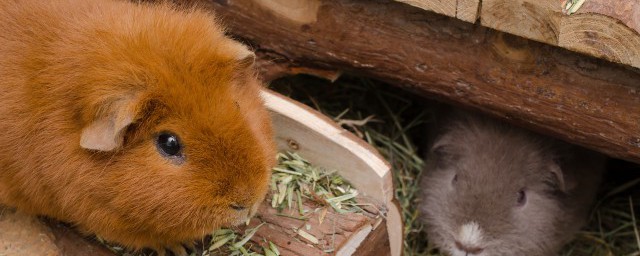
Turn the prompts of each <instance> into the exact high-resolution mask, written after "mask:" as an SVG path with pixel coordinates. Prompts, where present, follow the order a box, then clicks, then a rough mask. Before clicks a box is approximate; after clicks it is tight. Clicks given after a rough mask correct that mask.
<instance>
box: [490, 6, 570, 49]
mask: <svg viewBox="0 0 640 256" xmlns="http://www.w3.org/2000/svg"><path fill="white" fill-rule="evenodd" d="M560 11H561V6H560V2H559V1H558V0H482V11H481V14H480V24H482V25H483V26H487V27H490V28H494V29H497V30H500V31H504V32H507V33H511V34H514V35H518V36H522V37H525V38H529V39H533V40H536V41H540V42H544V43H548V44H553V45H556V44H557V43H558V28H559V25H560V18H561V15H562V13H561V12H560Z"/></svg>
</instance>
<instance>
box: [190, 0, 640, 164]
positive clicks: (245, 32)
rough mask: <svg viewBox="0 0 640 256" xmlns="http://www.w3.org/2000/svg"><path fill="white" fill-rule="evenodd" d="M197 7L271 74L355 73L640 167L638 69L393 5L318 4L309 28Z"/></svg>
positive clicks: (242, 4)
mask: <svg viewBox="0 0 640 256" xmlns="http://www.w3.org/2000/svg"><path fill="white" fill-rule="evenodd" d="M200 2H201V3H204V6H207V7H208V8H211V9H214V10H215V11H217V13H218V14H219V15H220V16H221V17H222V18H223V20H224V21H225V23H226V24H227V26H228V27H229V29H230V31H232V32H233V33H234V34H235V35H236V36H238V37H241V38H243V39H245V40H246V41H247V42H249V43H250V44H252V45H253V46H254V47H255V48H256V50H257V51H258V53H259V54H260V56H261V57H262V58H263V59H264V60H267V61H271V62H272V63H273V64H274V65H278V66H281V68H271V69H270V70H280V71H283V72H286V71H288V70H292V69H293V68H295V67H310V68H315V69H326V70H336V69H338V70H339V71H347V72H355V73H358V74H360V75H365V76H371V77H374V78H378V79H381V80H384V81H387V82H390V83H391V84H393V85H397V86H402V87H404V88H406V89H409V90H413V91H415V92H418V93H421V94H423V95H425V96H429V97H436V98H439V99H443V100H446V101H449V102H455V103H458V104H461V105H464V106H468V107H473V108H477V109H480V110H483V111H484V112H487V113H491V114H493V115H495V116H497V117H501V118H503V119H506V120H509V121H511V122H512V123H515V124H519V125H522V126H525V127H526V128H528V129H532V130H536V131H539V132H542V133H546V134H549V135H552V136H555V137H558V138H561V139H564V140H566V141H569V142H573V143H576V144H579V145H582V146H585V147H587V148H591V149H594V150H598V151H600V152H603V153H606V154H609V155H611V156H614V157H619V158H623V159H627V160H631V161H636V162H640V122H638V120H640V97H639V91H638V90H639V89H640V88H638V85H639V84H640V72H639V71H638V70H630V69H626V68H623V67H619V66H616V65H612V64H610V63H607V62H603V61H599V60H596V59H593V58H590V57H585V56H582V55H579V54H574V53H571V52H568V51H566V50H562V49H558V48H555V47H550V46H547V45H543V44H540V43H536V42H533V41H529V40H524V39H521V38H517V37H513V36H509V35H507V34H504V33H500V32H495V31H492V30H489V29H485V28H482V27H478V26H474V25H472V24H468V23H465V22H460V21H456V20H454V19H449V18H444V17H442V16H440V15H436V14H432V13H429V12H417V11H416V9H415V8H414V7H411V6H408V5H405V4H402V3H397V2H391V1H356V0H336V1H322V3H321V5H320V7H319V8H318V12H317V13H316V14H313V16H314V17H317V20H316V21H315V22H310V23H305V24H301V23H299V22H295V20H293V19H292V18H288V17H283V16H281V15H276V14H274V13H276V12H277V11H274V10H271V9H269V8H266V7H265V6H263V5H260V4H257V3H256V1H239V0H227V1H211V0H202V1H200ZM266 70H268V69H266ZM276 73H277V72H276ZM279 75H283V74H279ZM277 76H278V75H277V74H273V73H272V74H271V75H270V78H273V77H277Z"/></svg>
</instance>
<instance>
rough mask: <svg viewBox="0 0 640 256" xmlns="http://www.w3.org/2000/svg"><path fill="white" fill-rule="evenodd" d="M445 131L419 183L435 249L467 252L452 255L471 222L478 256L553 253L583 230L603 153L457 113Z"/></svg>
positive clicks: (599, 174)
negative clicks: (479, 233)
mask: <svg viewBox="0 0 640 256" xmlns="http://www.w3.org/2000/svg"><path fill="white" fill-rule="evenodd" d="M443 128H444V129H442V131H441V132H440V134H439V135H438V136H437V137H436V139H435V140H434V142H433V143H432V144H431V149H430V152H429V153H428V155H427V162H426V167H425V170H424V172H423V176H422V179H421V181H420V185H421V189H422V191H421V198H420V200H421V201H420V211H421V213H422V219H423V221H424V222H425V223H426V226H427V233H428V238H429V241H431V242H432V243H434V244H435V245H436V246H437V247H439V248H441V249H442V250H443V251H445V252H449V253H451V254H452V255H464V254H459V252H458V254H454V253H453V252H452V251H453V250H454V249H453V248H455V244H454V243H455V242H454V237H455V236H456V234H457V232H458V227H459V226H461V225H462V224H463V223H467V222H469V221H475V222H477V223H478V224H479V226H480V227H481V229H482V230H483V231H484V238H485V239H483V243H482V245H480V247H482V248H483V251H482V252H481V253H480V254H468V255H469V256H471V255H474V256H493V255H531V256H534V255H535V256H538V255H539V256H549V255H556V254H557V253H558V251H559V250H560V248H561V247H562V246H563V245H564V244H565V243H567V242H568V241H570V240H571V239H572V237H573V236H574V234H575V232H576V231H578V229H579V228H580V227H581V226H583V224H584V223H585V221H586V219H587V216H588V213H589V210H590V207H591V206H592V205H593V202H594V198H595V195H596V192H597V188H598V185H599V183H600V179H601V176H602V171H603V170H604V163H605V157H604V156H602V155H600V154H597V153H595V152H591V151H588V150H585V149H581V148H578V147H575V146H570V145H567V144H565V143H561V142H558V141H554V140H551V139H548V138H544V137H541V136H538V135H535V134H533V133H530V132H527V131H524V130H521V129H518V128H515V127H511V126H509V125H506V124H503V123H500V122H497V121H494V120H491V119H489V118H487V117H484V116H476V115H471V114H466V113H462V114H461V113H458V114H457V115H455V117H454V118H452V120H450V121H449V122H447V124H446V125H445V126H443ZM554 168H555V169H554ZM553 170H557V171H556V173H557V174H559V175H560V176H558V175H555V174H554V172H553ZM456 174H457V180H456V181H455V182H453V177H454V175H456ZM563 188H564V190H563ZM521 189H524V190H525V191H526V192H525V193H526V203H525V204H524V205H518V203H517V198H518V191H520V190H521Z"/></svg>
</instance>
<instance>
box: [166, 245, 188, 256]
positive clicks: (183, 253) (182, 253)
mask: <svg viewBox="0 0 640 256" xmlns="http://www.w3.org/2000/svg"><path fill="white" fill-rule="evenodd" d="M167 250H169V251H170V252H171V253H172V254H173V255H174V256H188V255H189V254H187V250H186V249H185V248H184V246H183V245H181V244H179V245H174V246H171V247H168V248H167Z"/></svg>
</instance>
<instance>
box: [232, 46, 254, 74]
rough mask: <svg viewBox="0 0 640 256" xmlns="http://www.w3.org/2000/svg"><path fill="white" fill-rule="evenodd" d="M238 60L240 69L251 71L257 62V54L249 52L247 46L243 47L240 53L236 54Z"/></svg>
mask: <svg viewBox="0 0 640 256" xmlns="http://www.w3.org/2000/svg"><path fill="white" fill-rule="evenodd" d="M236 60H237V61H238V62H237V64H238V68H240V69H250V68H252V67H253V64H255V62H256V54H255V53H253V52H252V51H251V50H249V49H248V48H247V47H246V46H244V45H241V46H240V47H239V50H238V53H237V54H236Z"/></svg>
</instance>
